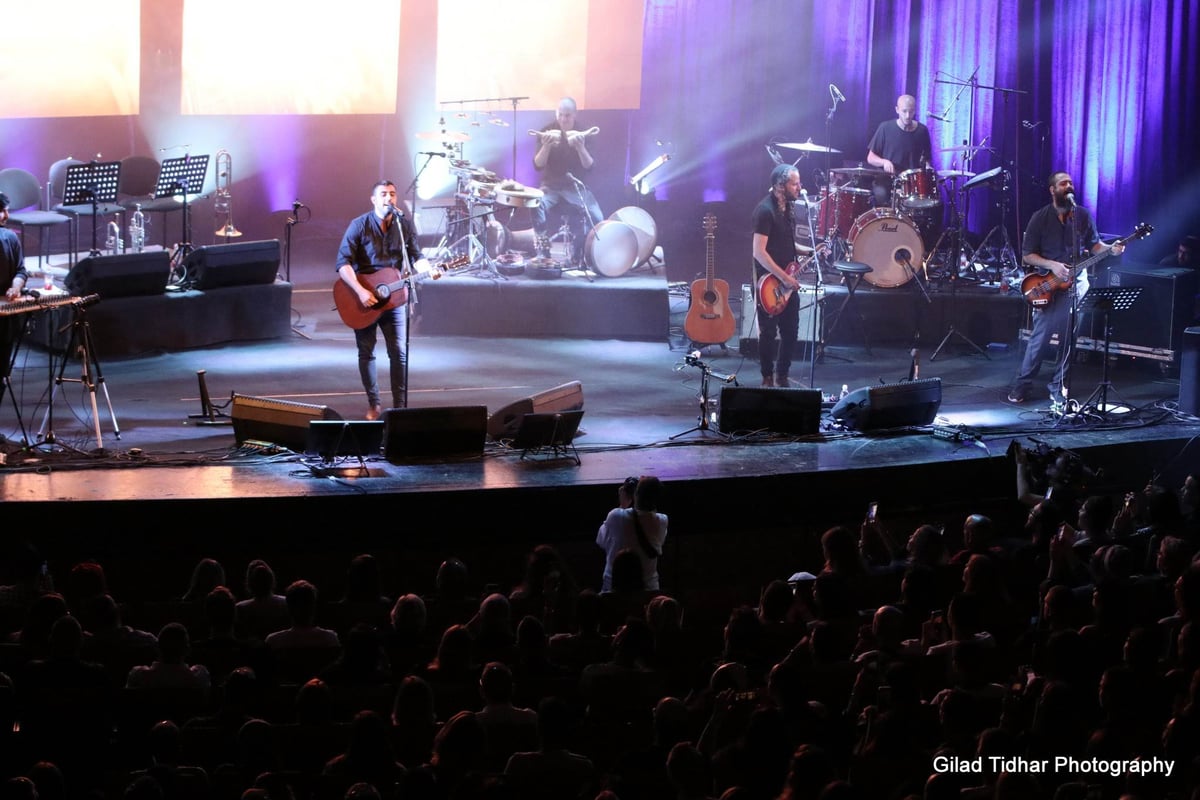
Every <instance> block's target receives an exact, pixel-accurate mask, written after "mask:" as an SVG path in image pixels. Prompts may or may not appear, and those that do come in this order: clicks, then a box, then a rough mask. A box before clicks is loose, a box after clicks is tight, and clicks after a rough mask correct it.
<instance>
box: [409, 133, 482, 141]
mask: <svg viewBox="0 0 1200 800" xmlns="http://www.w3.org/2000/svg"><path fill="white" fill-rule="evenodd" d="M417 138H418V139H437V140H439V141H443V142H468V141H470V140H471V135H470V134H469V133H459V132H458V131H421V132H420V133H418V134H417Z"/></svg>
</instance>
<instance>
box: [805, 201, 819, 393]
mask: <svg viewBox="0 0 1200 800" xmlns="http://www.w3.org/2000/svg"><path fill="white" fill-rule="evenodd" d="M800 198H801V199H802V200H803V201H804V218H805V222H806V223H807V224H808V238H809V241H811V242H812V243H813V255H812V258H813V264H815V265H816V279H815V280H814V281H813V301H812V303H810V304H809V305H810V306H811V305H815V306H816V307H817V308H816V310H815V311H814V312H813V316H812V341H811V342H810V345H811V349H810V350H809V353H808V388H810V389H815V388H817V348H818V347H823V346H824V344H825V343H824V342H823V341H821V339H822V330H821V328H822V327H823V325H824V323H825V286H824V284H823V282H822V276H821V253H820V250H818V248H817V237H816V231H815V230H813V222H812V213H811V212H810V210H809V203H808V193H807V192H805V193H801V195H800Z"/></svg>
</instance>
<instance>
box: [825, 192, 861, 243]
mask: <svg viewBox="0 0 1200 800" xmlns="http://www.w3.org/2000/svg"><path fill="white" fill-rule="evenodd" d="M828 192H829V190H828V188H825V189H822V190H821V201H820V203H819V206H820V210H819V211H818V212H817V238H818V239H820V238H824V237H827V236H830V235H831V234H832V233H833V232H835V231H836V232H837V233H838V234H839V235H840V236H841V237H842V238H846V236H847V235H849V233H850V228H851V226H852V225H854V220H856V219H858V217H859V216H860V215H862V214H863V213H864V212H866V211H868V210H869V209H870V208H871V190H870V189H851V188H847V187H844V186H843V187H840V188H835V189H834V190H833V194H828Z"/></svg>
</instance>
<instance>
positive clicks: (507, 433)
mask: <svg viewBox="0 0 1200 800" xmlns="http://www.w3.org/2000/svg"><path fill="white" fill-rule="evenodd" d="M582 410H583V384H581V383H580V382H579V381H571V382H570V383H564V384H561V385H559V386H555V387H554V388H553V389H547V390H546V391H544V392H538V393H537V394H535V395H531V396H529V397H524V398H522V399H520V400H518V401H516V402H515V403H509V404H508V405H506V406H505V407H504V408H501V409H500V410H499V411H497V412H495V413H494V414H492V416H491V417H490V418H489V419H488V422H487V434H488V436H490V437H492V438H493V439H496V440H499V439H510V438H512V437H513V436H515V435H516V433H517V429H518V428H519V427H520V426H521V420H522V418H524V416H525V415H526V414H545V413H549V412H552V411H582Z"/></svg>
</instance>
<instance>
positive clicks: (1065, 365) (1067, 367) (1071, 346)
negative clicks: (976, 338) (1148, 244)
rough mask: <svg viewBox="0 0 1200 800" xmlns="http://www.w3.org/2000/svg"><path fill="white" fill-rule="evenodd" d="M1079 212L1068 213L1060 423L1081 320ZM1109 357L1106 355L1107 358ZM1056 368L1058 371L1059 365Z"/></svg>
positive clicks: (1066, 412)
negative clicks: (1077, 271) (1068, 268)
mask: <svg viewBox="0 0 1200 800" xmlns="http://www.w3.org/2000/svg"><path fill="white" fill-rule="evenodd" d="M1078 210H1079V206H1078V204H1076V203H1072V204H1071V210H1070V211H1068V212H1067V213H1068V215H1069V216H1070V218H1071V261H1072V266H1071V288H1070V289H1069V290H1068V292H1067V297H1068V298H1069V302H1070V303H1071V305H1070V307H1069V309H1068V311H1067V327H1066V330H1064V331H1062V332H1060V333H1059V335H1058V349H1059V360H1060V361H1061V362H1062V387H1061V388H1060V389H1059V394H1060V395H1061V396H1062V400H1063V414H1062V416H1061V417H1059V418H1058V422H1062V421H1063V420H1064V419H1066V418H1067V416H1068V415H1069V413H1070V411H1069V406H1070V404H1071V360H1072V359H1073V358H1074V355H1075V325H1076V323H1077V322H1078V319H1079V316H1078V315H1079V276H1078V275H1077V274H1075V267H1074V262H1077V261H1078V260H1079V214H1077V213H1076V212H1077V211H1078ZM1052 302H1057V301H1052ZM1107 357H1108V356H1107V354H1106V355H1105V358H1106V359H1107ZM1054 366H1055V370H1056V371H1057V369H1058V364H1055V365H1054ZM1106 366H1107V361H1106Z"/></svg>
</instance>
